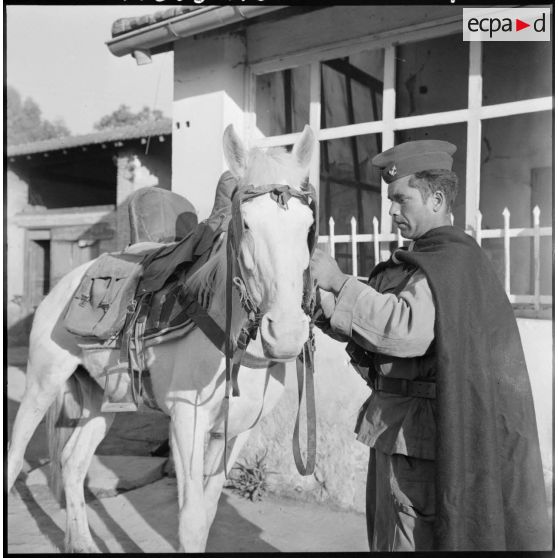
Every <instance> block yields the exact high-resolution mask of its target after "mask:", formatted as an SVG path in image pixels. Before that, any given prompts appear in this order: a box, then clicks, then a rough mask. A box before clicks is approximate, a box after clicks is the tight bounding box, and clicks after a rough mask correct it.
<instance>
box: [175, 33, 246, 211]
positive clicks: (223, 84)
mask: <svg viewBox="0 0 558 558" xmlns="http://www.w3.org/2000/svg"><path fill="white" fill-rule="evenodd" d="M202 43H203V44H202ZM245 59H246V45H245V41H244V37H243V36H241V35H238V34H228V35H221V36H212V37H206V38H202V39H197V38H190V39H185V40H182V41H178V42H176V43H175V50H174V76H175V79H174V84H175V85H174V104H173V135H172V137H173V145H172V189H173V191H175V192H177V193H179V194H181V195H183V196H186V197H187V198H188V199H189V200H190V202H192V203H193V204H194V206H195V207H196V209H197V211H198V218H199V219H200V220H201V219H204V218H206V217H207V216H208V215H209V212H210V211H211V207H212V205H213V199H214V194H215V187H216V185H217V181H218V179H219V176H220V175H221V173H222V172H223V171H224V170H225V169H226V165H225V161H224V158H223V148H222V143H223V131H224V129H225V128H226V127H227V126H228V125H229V124H234V126H235V129H236V131H237V133H238V134H239V135H240V136H241V137H245V130H244V111H245V109H246V108H247V107H246V101H245V98H246V87H245V83H246V76H245V72H246V64H245Z"/></svg>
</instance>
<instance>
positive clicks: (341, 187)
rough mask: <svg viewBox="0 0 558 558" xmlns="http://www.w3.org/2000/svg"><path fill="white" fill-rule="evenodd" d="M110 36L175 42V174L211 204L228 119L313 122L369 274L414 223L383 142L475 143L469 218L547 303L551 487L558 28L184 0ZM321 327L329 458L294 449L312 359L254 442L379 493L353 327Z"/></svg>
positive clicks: (258, 126) (468, 183)
mask: <svg viewBox="0 0 558 558" xmlns="http://www.w3.org/2000/svg"><path fill="white" fill-rule="evenodd" d="M107 46H108V48H109V49H110V50H111V52H112V53H113V54H115V55H117V56H125V55H131V56H133V57H134V58H135V59H136V61H137V62H138V63H139V64H144V63H148V62H149V61H150V58H151V57H152V56H156V55H157V53H158V52H161V51H168V50H172V51H173V52H174V101H173V115H172V116H173V128H172V189H173V190H174V191H176V192H178V193H181V194H184V195H185V196H186V197H188V199H190V200H191V201H192V202H193V203H194V205H195V206H196V208H198V210H199V213H200V218H204V217H206V216H207V215H208V213H209V211H210V209H211V204H212V201H213V194H214V191H215V185H216V183H217V180H218V177H219V175H220V173H221V172H222V171H223V170H225V161H224V159H223V154H222V148H221V145H222V135H223V131H224V129H225V127H226V126H227V125H229V124H234V126H235V128H236V130H237V132H238V133H239V134H240V135H241V137H242V138H243V139H244V140H245V142H247V143H248V144H252V145H258V146H262V147H272V146H285V147H287V148H288V147H289V146H291V145H292V144H293V143H294V141H295V139H296V137H297V133H298V132H300V131H301V130H302V129H303V127H304V125H305V124H310V126H311V127H312V128H313V130H314V132H315V133H316V135H317V138H318V140H319V149H318V150H317V152H316V153H315V155H314V158H313V161H312V164H311V170H310V180H311V182H312V183H313V184H314V185H315V186H316V188H317V190H318V192H319V202H320V203H319V207H320V209H319V219H320V224H319V231H320V235H321V236H320V240H321V241H322V242H323V243H324V244H325V245H326V246H327V244H328V243H329V246H330V249H331V251H332V253H333V254H334V255H335V257H336V258H337V260H338V261H339V263H340V265H341V266H342V267H343V269H344V270H345V271H346V272H349V273H350V272H353V273H354V274H355V275H358V276H366V275H367V274H368V272H369V270H370V268H371V267H372V265H373V263H374V262H375V261H377V260H378V259H379V258H383V257H385V256H386V255H387V254H388V253H389V248H390V245H391V244H390V243H391V242H392V241H393V239H396V238H397V235H396V234H395V232H394V230H393V229H392V223H391V219H390V217H389V201H388V199H387V196H386V193H387V187H386V185H385V184H384V183H382V181H381V177H380V175H379V173H378V171H377V169H375V168H374V167H373V166H372V164H371V160H372V158H373V157H374V155H376V154H377V153H379V152H380V151H382V150H385V149H387V148H389V147H392V146H393V145H395V144H397V143H400V142H402V141H409V140H414V139H426V138H432V139H441V140H447V141H450V142H452V143H454V144H455V145H456V146H457V153H456V155H455V157H454V161H455V164H454V170H455V171H456V173H457V174H458V176H459V179H460V191H459V196H458V199H457V202H456V204H455V207H454V223H455V224H456V225H457V226H460V227H463V228H464V229H465V230H466V231H467V232H469V233H470V234H472V235H474V236H475V237H476V238H477V240H478V241H479V242H481V243H482V246H483V248H484V249H485V250H486V251H487V253H488V255H489V257H490V258H491V259H492V261H493V263H494V266H495V268H496V270H497V273H498V274H499V275H500V277H501V278H502V282H503V284H504V285H505V287H506V290H507V292H508V294H509V296H510V300H511V301H512V303H514V304H515V305H516V309H517V312H518V316H531V317H538V318H541V317H543V318H544V317H546V318H547V319H536V320H535V319H525V318H521V317H519V318H518V324H519V327H520V331H521V334H522V340H523V344H524V347H525V352H526V356H527V361H528V368H529V373H530V376H531V382H532V385H533V392H534V396H535V402H536V410H537V420H538V426H539V434H540V438H541V447H542V454H543V463H544V467H545V476H546V480H547V484H548V487H549V490H550V487H551V484H552V407H553V401H552V390H551V388H550V386H551V385H552V381H553V380H552V350H551V347H552V323H551V321H550V320H549V319H548V318H550V310H549V308H550V304H551V302H552V297H551V294H552V244H551V242H552V239H551V234H552V227H551V225H552V211H551V207H552V164H553V152H552V118H553V112H552V111H553V98H552V77H551V76H552V45H551V43H549V42H548V43H543V42H540V43H524V42H521V43H480V42H464V41H463V39H462V8H461V7H457V6H455V5H438V6H421V5H409V6H399V5H398V6H388V5H385V6H365V5H361V6H345V5H343V6H342V5H339V6H323V7H318V6H312V7H308V6H303V7H282V6H264V5H260V6H198V7H176V8H171V9H168V10H166V11H161V12H158V13H155V14H154V15H153V17H152V18H131V19H127V20H119V21H117V22H115V25H114V27H113V36H112V39H110V40H109V41H108V42H107ZM138 71H141V68H138ZM537 208H538V209H537ZM374 233H375V236H374ZM545 305H546V309H545ZM317 344H318V350H317V353H316V389H317V407H318V432H319V438H318V464H317V469H316V474H315V475H314V477H312V478H301V477H299V476H298V475H297V473H296V471H295V469H294V465H293V463H292V457H290V456H289V455H288V454H289V452H288V451H286V448H289V447H290V436H291V432H292V430H291V428H292V423H293V420H294V414H295V405H296V395H295V391H294V390H295V388H294V380H293V379H292V378H293V377H294V371H293V374H292V375H291V376H290V377H289V378H290V379H289V381H290V384H289V390H288V391H287V395H286V397H285V399H284V400H283V402H282V403H281V404H280V405H278V407H277V409H276V410H275V411H274V413H273V414H272V416H271V417H269V418H268V419H265V420H263V421H262V422H261V423H260V424H259V425H258V427H257V428H256V429H255V433H254V435H253V436H252V439H251V441H250V442H249V444H248V447H247V449H246V451H245V455H247V456H248V458H249V457H250V456H254V455H262V453H263V452H265V451H268V450H269V454H268V458H267V459H268V461H269V468H270V469H271V470H273V471H276V472H278V473H279V474H278V475H273V476H272V477H271V479H270V481H271V482H272V483H273V484H275V485H276V489H277V490H286V491H287V492H289V491H290V492H292V490H293V489H294V490H296V491H297V492H298V493H299V494H305V495H312V496H313V497H315V498H317V499H328V500H330V501H333V502H335V503H337V504H340V505H343V506H348V507H352V508H355V509H358V510H363V509H364V482H365V477H366V463H367V457H368V453H367V449H366V448H365V447H364V446H362V445H360V444H358V443H357V442H355V441H354V435H353V432H352V429H353V425H354V421H355V419H356V416H357V414H358V409H359V406H360V403H361V402H362V401H364V399H366V397H367V395H368V389H367V388H366V386H364V383H363V382H362V380H361V379H360V377H358V376H357V375H356V374H355V373H354V371H353V370H352V368H351V367H350V365H349V364H348V357H347V356H346V355H345V353H344V350H343V346H342V345H341V344H339V343H337V342H335V341H332V340H331V339H329V338H326V337H324V336H319V337H318V339H317Z"/></svg>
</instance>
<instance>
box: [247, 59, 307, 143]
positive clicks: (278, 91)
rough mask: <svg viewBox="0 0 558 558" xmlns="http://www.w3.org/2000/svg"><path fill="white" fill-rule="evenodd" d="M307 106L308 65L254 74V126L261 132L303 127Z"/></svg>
mask: <svg viewBox="0 0 558 558" xmlns="http://www.w3.org/2000/svg"><path fill="white" fill-rule="evenodd" d="M309 110H310V67H309V66H301V67H299V68H292V69H289V70H283V71H280V72H273V73H270V74H263V75H260V76H256V126H257V127H258V128H259V130H260V131H261V132H262V134H263V135H264V136H279V135H282V134H290V133H292V132H300V131H302V129H303V128H304V125H305V124H308V120H309Z"/></svg>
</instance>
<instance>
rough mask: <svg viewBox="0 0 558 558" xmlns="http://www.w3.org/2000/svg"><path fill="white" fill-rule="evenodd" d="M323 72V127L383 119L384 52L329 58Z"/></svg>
mask: <svg viewBox="0 0 558 558" xmlns="http://www.w3.org/2000/svg"><path fill="white" fill-rule="evenodd" d="M321 72H322V128H332V127H335V126H346V125H348V124H358V123H361V122H370V121H373V120H381V119H382V95H383V87H384V85H383V79H384V77H383V76H384V51H383V50H374V51H366V52H360V53H358V54H354V55H352V56H347V57H345V58H337V59H335V60H328V61H327V62H323V63H322V65H321Z"/></svg>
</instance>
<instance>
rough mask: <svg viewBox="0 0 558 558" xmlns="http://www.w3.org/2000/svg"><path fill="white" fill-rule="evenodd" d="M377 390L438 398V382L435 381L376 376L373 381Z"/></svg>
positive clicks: (409, 395)
mask: <svg viewBox="0 0 558 558" xmlns="http://www.w3.org/2000/svg"><path fill="white" fill-rule="evenodd" d="M372 387H373V388H374V389H375V390H376V391H385V392H386V393H393V394H396V395H403V396H406V397H424V398H425V399H436V384H435V383H434V382H421V381H420V380H402V379H400V378H389V377H387V376H380V375H378V376H376V377H375V378H374V381H373V382H372Z"/></svg>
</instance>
